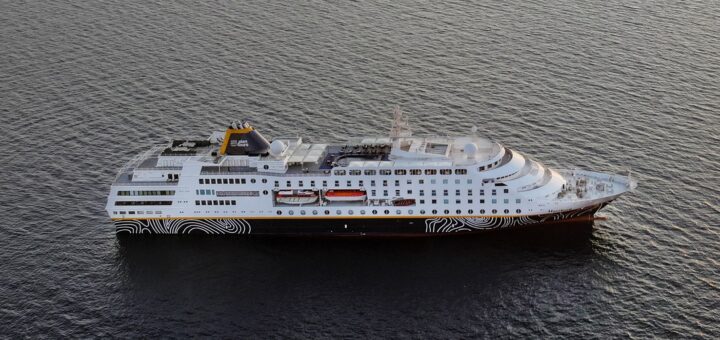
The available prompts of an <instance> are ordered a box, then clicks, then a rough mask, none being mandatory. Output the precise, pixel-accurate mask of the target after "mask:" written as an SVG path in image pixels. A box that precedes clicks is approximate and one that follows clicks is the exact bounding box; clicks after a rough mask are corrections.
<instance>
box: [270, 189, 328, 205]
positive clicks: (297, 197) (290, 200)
mask: <svg viewBox="0 0 720 340" xmlns="http://www.w3.org/2000/svg"><path fill="white" fill-rule="evenodd" d="M317 199H318V194H317V193H316V192H314V191H298V192H294V191H279V192H278V193H277V195H276V196H275V200H276V201H277V202H278V203H284V204H298V205H299V204H311V203H315V202H316V201H317Z"/></svg>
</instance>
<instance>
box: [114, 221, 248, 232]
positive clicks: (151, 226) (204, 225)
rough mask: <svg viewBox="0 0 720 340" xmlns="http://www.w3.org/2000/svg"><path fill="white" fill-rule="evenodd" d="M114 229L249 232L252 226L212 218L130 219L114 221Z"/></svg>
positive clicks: (245, 222)
mask: <svg viewBox="0 0 720 340" xmlns="http://www.w3.org/2000/svg"><path fill="white" fill-rule="evenodd" d="M115 230H116V233H118V234H124V233H127V234H191V233H203V234H209V235H218V234H250V232H251V231H252V227H251V226H250V223H248V222H247V221H246V220H241V219H213V220H179V219H157V220H131V221H116V222H115Z"/></svg>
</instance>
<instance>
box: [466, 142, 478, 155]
mask: <svg viewBox="0 0 720 340" xmlns="http://www.w3.org/2000/svg"><path fill="white" fill-rule="evenodd" d="M477 151H478V146H477V144H475V143H467V144H465V146H464V147H463V152H464V153H465V155H467V157H468V158H471V159H472V158H475V154H477Z"/></svg>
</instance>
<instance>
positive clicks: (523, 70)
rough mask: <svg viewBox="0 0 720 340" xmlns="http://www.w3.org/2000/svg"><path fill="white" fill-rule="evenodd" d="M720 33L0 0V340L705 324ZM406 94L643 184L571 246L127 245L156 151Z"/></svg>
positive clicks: (352, 5)
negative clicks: (141, 159)
mask: <svg viewBox="0 0 720 340" xmlns="http://www.w3.org/2000/svg"><path fill="white" fill-rule="evenodd" d="M719 37H720V3H718V2H717V1H711V0H696V1H616V0H610V1H607V0H602V1H600V0H586V1H567V0H559V1H537V0H530V1H527V0H525V1H482V0H468V1H406V0H398V1H295V2H287V1H234V0H233V1H228V0H222V1H208V2H201V1H186V0H181V1H156V0H143V1H136V0H130V1H105V0H93V1H85V0H77V1H63V0H61V1H9V0H0V145H2V152H1V153H0V198H1V201H2V204H1V205H0V217H1V218H0V337H3V338H20V337H28V338H60V337H83V338H84V337H152V338H154V337H188V336H194V337H201V336H202V337H210V336H211V337H238V338H274V337H282V338H285V337H289V338H387V337H389V338H465V337H487V338H505V337H518V336H520V337H533V338H534V337H540V338H548V337H578V338H614V337H632V338H648V337H659V338H718V337H720V230H719V228H720V218H719V214H720V202H719V199H718V197H719V195H720V189H719V184H720V168H719V166H718V160H719V159H720V87H719V86H720V38H719ZM396 104H397V105H400V106H401V107H402V108H403V109H404V110H405V111H407V112H409V113H410V114H411V117H412V123H413V124H414V127H415V133H416V134H462V133H468V132H469V131H470V128H471V126H473V125H477V126H478V127H479V129H480V133H482V134H485V135H487V136H489V137H491V138H493V139H495V140H497V141H499V142H501V143H503V144H505V145H507V146H509V147H511V148H516V149H518V150H520V151H521V152H525V153H527V154H529V155H531V156H532V157H534V158H536V159H538V160H539V161H541V162H544V163H546V164H548V165H550V166H555V167H560V168H574V167H577V168H584V169H593V170H601V171H611V172H622V171H625V170H627V169H628V168H631V169H632V172H633V175H634V176H635V177H636V178H637V179H639V181H640V187H639V188H638V190H637V191H636V192H635V193H633V194H631V195H627V196H624V197H623V198H621V199H620V200H618V201H616V202H614V203H613V204H612V205H611V206H609V207H608V208H606V209H605V210H603V211H602V212H601V213H600V215H602V216H605V217H607V220H605V221H597V222H595V224H594V226H593V232H592V235H591V236H590V237H586V238H582V239H579V240H572V241H570V242H563V243H561V244H559V245H558V244H555V243H551V244H546V243H540V244H537V243H533V242H530V243H528V242H522V243H515V242H512V240H504V241H502V242H484V241H483V240H479V239H477V238H473V239H460V240H457V239H452V240H448V239H438V240H433V239H430V240H427V239H426V240H410V241H398V240H395V241H392V240H389V241H365V240H357V241H333V240H257V239H232V240H197V241H193V240H189V241H188V240H176V241H147V242H140V243H133V244H129V245H123V244H119V243H118V242H117V241H116V238H115V235H114V229H113V226H112V224H111V223H110V221H109V219H108V217H107V215H106V214H105V212H104V210H103V208H104V204H105V196H106V194H107V192H108V189H109V184H110V182H111V181H112V179H113V177H114V174H115V172H116V170H117V169H118V168H119V167H121V166H122V165H123V164H124V162H126V161H127V160H128V159H129V158H130V157H131V156H132V155H134V154H136V153H138V152H140V151H142V150H144V149H146V148H147V147H148V146H149V145H150V144H153V143H156V142H162V141H163V140H165V139H167V138H171V137H179V136H204V135H207V134H208V133H209V132H210V131H212V130H216V129H223V128H224V126H226V124H227V123H228V122H229V121H231V120H233V119H241V118H247V119H249V120H250V121H251V122H253V123H254V124H255V125H256V127H257V128H258V129H259V130H260V131H262V132H263V133H264V134H265V135H267V136H277V135H295V134H297V135H302V136H306V140H309V141H322V140H332V141H339V140H343V139H344V138H345V137H346V136H359V135H381V134H384V133H385V131H386V130H387V128H388V125H389V122H390V112H391V109H392V107H393V106H394V105H396ZM552 237H553V238H554V237H555V236H552Z"/></svg>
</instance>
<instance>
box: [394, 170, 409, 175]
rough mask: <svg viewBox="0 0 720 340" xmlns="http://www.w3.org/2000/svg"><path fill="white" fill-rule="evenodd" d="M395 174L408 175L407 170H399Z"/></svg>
mask: <svg viewBox="0 0 720 340" xmlns="http://www.w3.org/2000/svg"><path fill="white" fill-rule="evenodd" d="M395 174H396V175H398V176H403V175H407V170H405V169H397V170H395Z"/></svg>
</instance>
